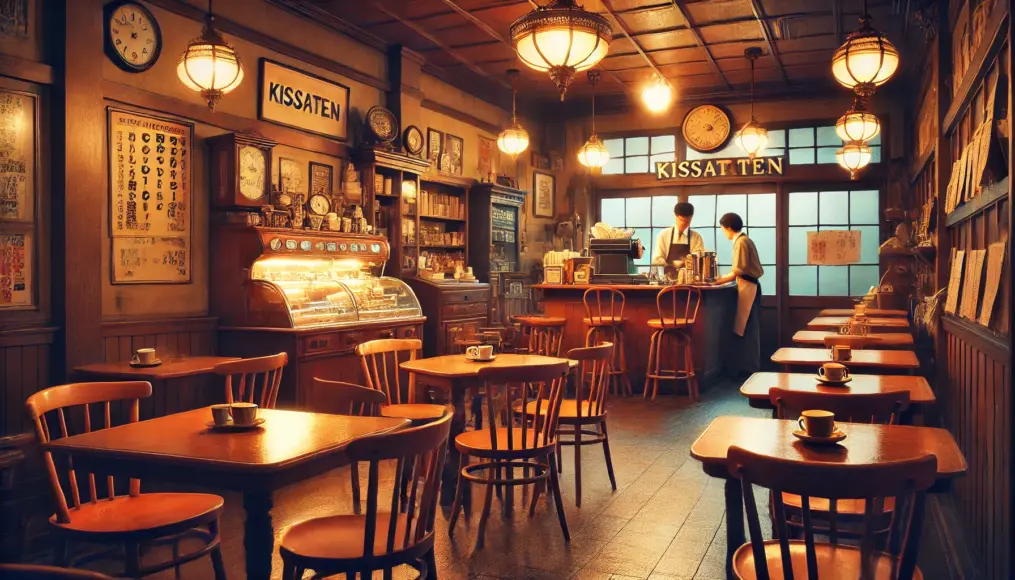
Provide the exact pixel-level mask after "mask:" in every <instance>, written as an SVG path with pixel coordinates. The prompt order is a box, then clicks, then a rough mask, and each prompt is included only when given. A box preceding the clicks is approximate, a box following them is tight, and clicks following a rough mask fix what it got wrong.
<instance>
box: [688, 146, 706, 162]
mask: <svg viewBox="0 0 1015 580" xmlns="http://www.w3.org/2000/svg"><path fill="white" fill-rule="evenodd" d="M709 157H710V155H709V154H708V153H702V152H700V151H695V150H694V149H691V148H690V147H685V151H684V159H686V160H688V161H694V160H695V159H708V158H709Z"/></svg>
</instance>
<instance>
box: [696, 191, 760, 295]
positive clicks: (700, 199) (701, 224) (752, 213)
mask: <svg viewBox="0 0 1015 580" xmlns="http://www.w3.org/2000/svg"><path fill="white" fill-rule="evenodd" d="M687 201H689V202H690V203H692V204H693V205H694V221H693V222H691V229H693V230H695V231H697V232H698V233H699V234H701V237H702V241H703V242H704V243H705V249H707V250H715V252H716V261H717V262H718V263H719V274H720V275H723V274H726V273H728V272H729V269H730V267H731V266H732V265H733V242H731V241H730V240H727V239H726V236H725V235H724V234H723V232H722V229H721V228H720V227H719V219H720V218H722V216H723V214H725V213H729V212H733V213H736V214H739V215H740V217H741V218H743V220H744V224H746V225H745V226H744V233H746V234H747V235H748V236H750V238H751V240H753V241H754V245H755V246H757V248H758V258H760V259H761V265H762V267H764V268H765V275H764V276H762V277H761V291H762V293H763V294H765V295H768V296H772V295H774V294H775V291H776V284H775V281H776V273H775V258H776V251H775V238H776V230H775V194H774V193H750V194H727V195H689V196H688V197H687Z"/></svg>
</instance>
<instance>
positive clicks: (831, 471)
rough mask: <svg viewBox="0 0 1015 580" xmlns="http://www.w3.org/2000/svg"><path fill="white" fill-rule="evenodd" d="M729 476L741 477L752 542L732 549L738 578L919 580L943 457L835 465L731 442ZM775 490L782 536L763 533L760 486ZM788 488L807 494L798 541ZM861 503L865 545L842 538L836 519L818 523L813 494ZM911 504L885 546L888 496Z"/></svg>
mask: <svg viewBox="0 0 1015 580" xmlns="http://www.w3.org/2000/svg"><path fill="white" fill-rule="evenodd" d="M728 458H729V465H730V468H729V471H730V475H732V476H733V477H736V478H738V479H740V481H741V484H742V485H743V499H744V505H745V506H746V513H747V524H748V529H749V530H750V541H749V542H748V543H746V544H744V545H743V546H740V548H739V549H737V551H736V552H735V553H734V555H733V571H734V573H735V574H736V577H737V578H742V579H755V578H756V579H759V580H768V579H769V578H787V579H788V578H811V579H814V578H893V579H894V578H898V579H905V580H908V579H910V578H914V577H916V578H920V577H922V574H921V573H920V571H919V569H918V568H917V567H916V557H917V551H918V548H917V547H918V540H917V539H918V538H919V537H920V534H921V532H922V527H923V519H924V499H925V494H926V490H927V489H928V488H929V487H930V486H931V485H932V484H933V483H934V479H935V477H936V475H937V458H936V457H934V456H933V455H927V456H924V457H921V458H916V459H913V460H909V461H899V462H892V463H884V464H867V465H864V464H860V465H848V464H836V463H828V462H818V461H806V460H804V461H790V460H786V459H780V458H774V457H768V456H764V455H758V454H755V453H752V452H750V451H747V450H745V449H742V448H740V447H735V446H734V447H731V448H730V449H729V453H728ZM755 485H758V486H761V487H764V488H767V489H769V490H771V492H772V497H774V498H775V501H774V503H775V507H774V514H775V515H774V518H773V524H774V526H775V527H776V528H777V530H778V533H777V536H778V539H774V540H767V541H766V540H765V539H764V538H763V537H762V533H761V522H760V518H759V517H758V507H757V505H756V502H755V500H754V489H753V488H754V486H755ZM784 493H791V494H794V495H797V496H799V497H801V498H802V500H803V502H802V504H803V507H802V510H803V528H804V534H803V535H804V539H803V540H791V539H790V538H789V534H788V533H787V519H786V509H785V506H784V505H783V503H782V499H781V498H782V497H783V494H784ZM814 497H820V498H829V497H830V498H833V499H838V500H840V501H841V500H856V501H862V502H863V503H864V504H865V505H867V506H869V508H868V509H867V510H865V512H864V514H863V526H862V530H861V534H860V541H859V546H857V545H845V544H841V543H839V533H838V530H837V528H836V525H835V520H834V519H833V520H832V526H831V528H830V529H828V530H817V529H815V527H814V525H813V518H812V509H813V508H812V507H811V502H812V498H814ZM888 498H894V499H895V500H896V503H897V504H899V505H904V506H906V507H905V508H902V509H901V510H899V511H904V512H905V513H898V514H896V518H894V519H893V520H892V523H893V524H895V525H893V526H891V527H892V529H891V530H890V531H889V534H888V535H889V537H888V539H887V541H886V542H884V543H883V547H884V548H885V550H882V549H879V547H878V543H879V540H880V538H879V537H878V532H879V530H878V528H879V527H880V522H881V521H882V520H883V515H884V514H883V509H884V505H885V502H886V499H888ZM816 533H818V534H822V535H827V537H828V541H827V542H824V541H822V542H818V541H815V537H814V536H815V534H816Z"/></svg>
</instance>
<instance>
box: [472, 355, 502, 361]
mask: <svg viewBox="0 0 1015 580" xmlns="http://www.w3.org/2000/svg"><path fill="white" fill-rule="evenodd" d="M465 360H467V361H469V362H477V363H488V362H493V361H495V360H497V355H493V356H491V357H490V358H470V357H465Z"/></svg>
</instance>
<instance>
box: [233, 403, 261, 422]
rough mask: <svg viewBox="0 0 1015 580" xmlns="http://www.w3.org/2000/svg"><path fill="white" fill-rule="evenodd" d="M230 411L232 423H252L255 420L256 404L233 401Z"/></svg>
mask: <svg viewBox="0 0 1015 580" xmlns="http://www.w3.org/2000/svg"><path fill="white" fill-rule="evenodd" d="M231 413H232V416H233V424H235V425H253V424H254V421H256V420H257V405H255V404H254V403H233V404H232V408H231Z"/></svg>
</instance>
